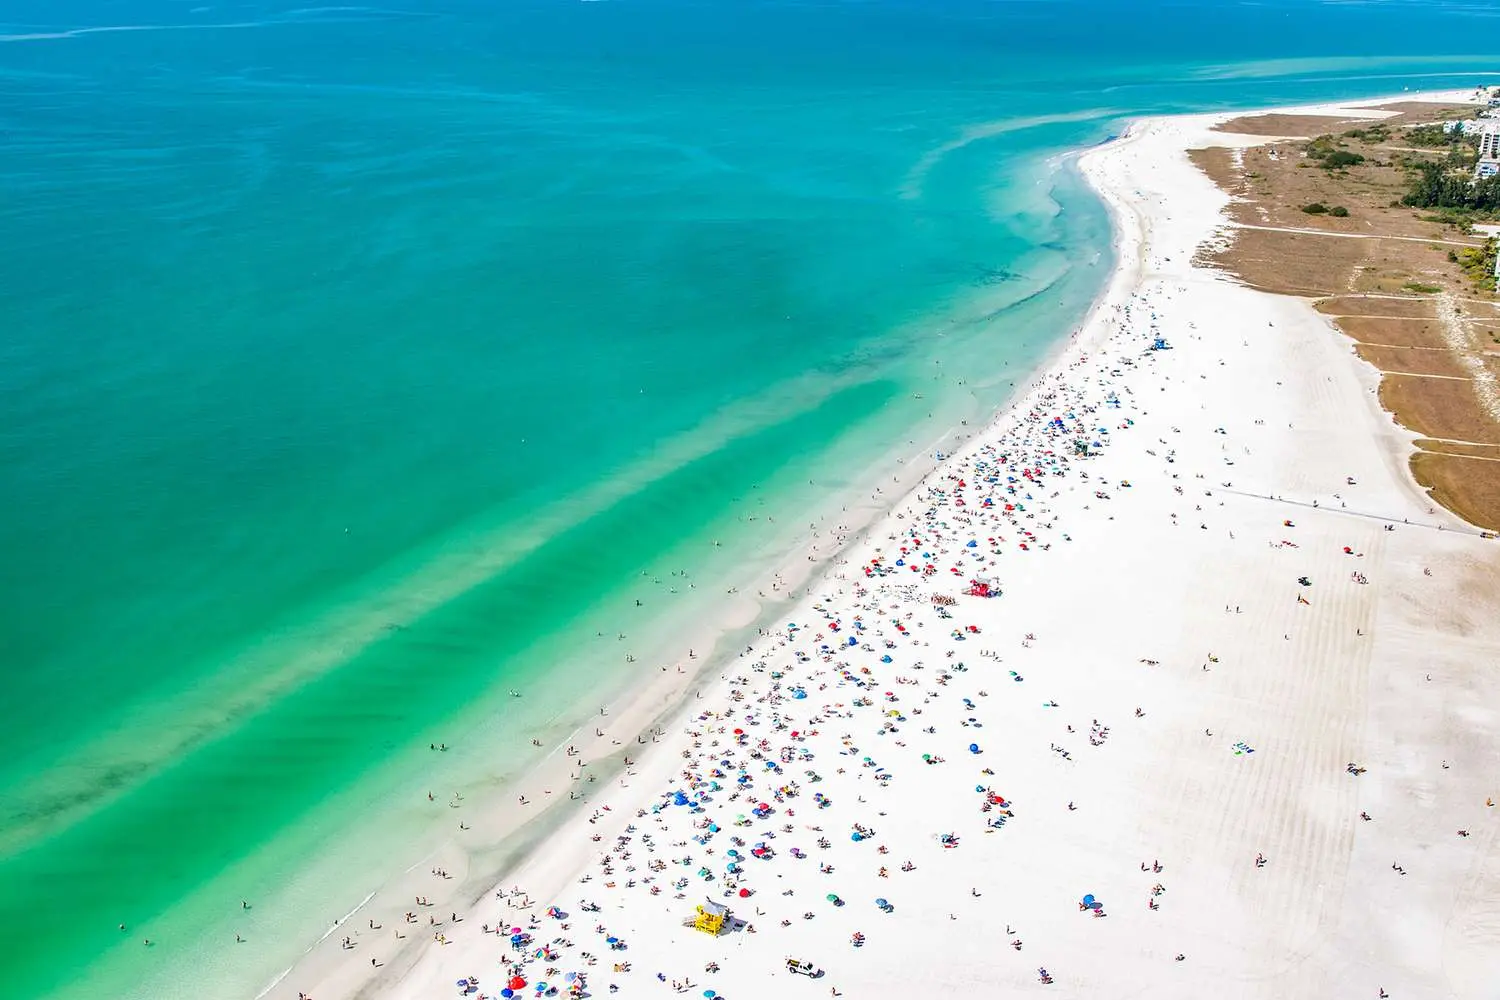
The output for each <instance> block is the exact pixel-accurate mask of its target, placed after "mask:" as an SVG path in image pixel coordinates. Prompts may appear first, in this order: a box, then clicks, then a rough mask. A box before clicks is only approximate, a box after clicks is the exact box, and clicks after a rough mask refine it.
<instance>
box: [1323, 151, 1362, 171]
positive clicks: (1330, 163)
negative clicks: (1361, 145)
mask: <svg viewBox="0 0 1500 1000" xmlns="http://www.w3.org/2000/svg"><path fill="white" fill-rule="evenodd" d="M1363 162H1365V158H1364V157H1363V156H1360V155H1359V154H1358V153H1351V152H1349V151H1348V150H1346V149H1336V150H1334V151H1333V152H1331V153H1329V154H1328V155H1327V156H1325V157H1323V169H1324V170H1342V169H1343V168H1345V167H1352V166H1356V165H1357V164H1360V163H1363Z"/></svg>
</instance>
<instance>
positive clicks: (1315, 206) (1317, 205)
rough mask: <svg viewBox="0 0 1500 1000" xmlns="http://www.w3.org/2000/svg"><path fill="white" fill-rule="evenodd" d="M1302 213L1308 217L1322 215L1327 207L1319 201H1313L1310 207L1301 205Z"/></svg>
mask: <svg viewBox="0 0 1500 1000" xmlns="http://www.w3.org/2000/svg"><path fill="white" fill-rule="evenodd" d="M1302 211H1304V212H1306V213H1307V214H1308V215H1323V214H1325V213H1326V212H1327V211H1328V206H1327V205H1325V204H1323V203H1322V202H1321V201H1315V202H1313V203H1312V204H1311V205H1303V206H1302ZM1346 214H1347V213H1346Z"/></svg>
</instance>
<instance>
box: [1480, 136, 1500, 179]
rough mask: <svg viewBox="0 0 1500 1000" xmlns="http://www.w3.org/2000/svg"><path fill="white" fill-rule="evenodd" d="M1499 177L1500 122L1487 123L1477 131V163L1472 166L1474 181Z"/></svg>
mask: <svg viewBox="0 0 1500 1000" xmlns="http://www.w3.org/2000/svg"><path fill="white" fill-rule="evenodd" d="M1497 175H1500V121H1487V122H1485V123H1484V127H1483V128H1481V129H1480V130H1479V162H1478V163H1476V164H1474V179H1475V180H1476V181H1477V180H1482V179H1484V178H1486V177H1495V176H1497Z"/></svg>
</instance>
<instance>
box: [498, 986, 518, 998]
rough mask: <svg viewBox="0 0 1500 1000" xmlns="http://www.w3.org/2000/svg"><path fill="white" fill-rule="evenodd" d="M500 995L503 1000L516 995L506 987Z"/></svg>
mask: <svg viewBox="0 0 1500 1000" xmlns="http://www.w3.org/2000/svg"><path fill="white" fill-rule="evenodd" d="M500 995H501V996H502V997H504V998H505V1000H510V998H511V997H513V996H515V995H516V991H515V990H513V989H511V988H510V987H509V986H507V987H506V988H505V989H503V990H501V991H500Z"/></svg>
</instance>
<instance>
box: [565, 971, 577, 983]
mask: <svg viewBox="0 0 1500 1000" xmlns="http://www.w3.org/2000/svg"><path fill="white" fill-rule="evenodd" d="M577 978H578V973H576V972H570V973H568V974H567V975H566V976H563V982H565V983H571V982H572V981H573V980H575V979H577Z"/></svg>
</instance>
